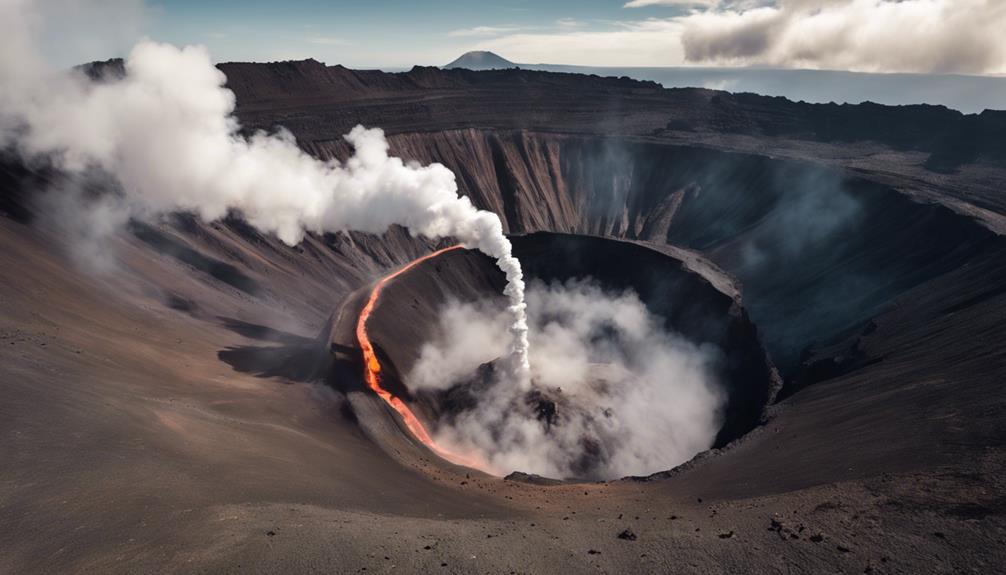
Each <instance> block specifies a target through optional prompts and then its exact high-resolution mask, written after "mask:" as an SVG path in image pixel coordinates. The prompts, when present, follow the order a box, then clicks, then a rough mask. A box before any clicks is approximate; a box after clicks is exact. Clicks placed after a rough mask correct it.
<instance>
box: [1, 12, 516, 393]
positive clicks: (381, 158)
mask: <svg viewBox="0 0 1006 575" xmlns="http://www.w3.org/2000/svg"><path fill="white" fill-rule="evenodd" d="M28 16H29V14H28V12H27V8H26V5H24V4H22V3H21V2H19V1H17V0H2V2H0V19H2V20H3V21H4V22H5V23H6V24H4V25H2V29H0V32H8V33H5V34H0V38H2V39H0V52H2V53H3V54H4V55H2V56H0V110H2V111H0V128H3V133H4V136H5V139H7V138H10V139H13V140H15V141H16V144H17V145H18V147H19V148H20V149H21V150H22V151H23V152H25V153H27V154H29V155H33V156H37V155H42V156H45V157H47V158H49V159H50V160H51V161H53V162H55V163H56V164H57V165H58V166H59V167H61V168H63V169H65V170H67V171H69V172H82V171H84V170H92V169H94V168H98V169H100V170H103V171H105V172H107V173H109V174H111V175H112V176H113V177H114V178H115V179H116V180H117V181H118V183H120V184H121V187H122V202H123V203H124V205H125V207H126V208H127V210H128V212H129V214H130V215H131V216H132V217H150V216H156V215H158V214H164V213H168V212H176V211H185V212H192V213H195V214H197V215H198V216H199V217H200V218H202V219H203V220H204V221H213V220H217V219H220V218H223V217H224V216H226V215H228V214H230V213H236V214H238V215H240V216H241V217H243V218H244V219H246V220H247V221H248V223H249V224H251V225H252V226H254V227H255V228H256V229H258V230H260V231H262V232H268V233H273V234H275V235H276V236H277V237H279V238H280V239H281V240H282V241H283V242H285V243H287V244H290V245H294V244H296V243H298V242H300V241H301V239H303V237H304V234H305V233H306V232H317V233H321V232H337V231H344V230H356V231H362V232H371V233H381V232H384V231H386V230H387V229H388V227H389V226H391V225H393V224H399V225H403V226H405V227H406V228H408V229H409V230H410V231H411V232H412V233H413V234H416V235H423V236H426V237H430V238H441V237H447V236H451V237H455V238H457V239H458V240H460V241H461V242H462V243H463V244H465V245H466V246H467V247H470V248H475V249H478V250H479V251H482V252H484V253H486V254H487V255H489V256H491V257H493V258H496V262H497V264H498V265H499V267H500V269H502V270H503V272H504V273H505V274H506V278H507V286H506V289H505V293H506V295H507V297H508V298H509V301H510V305H509V312H510V316H511V325H510V330H511V331H512V333H513V336H514V338H513V344H512V352H513V353H512V361H511V363H512V365H511V372H512V375H514V376H515V377H516V379H517V381H520V382H525V381H526V380H527V369H528V361H527V348H528V343H527V322H526V317H525V303H524V281H523V274H522V271H521V267H520V262H519V261H517V259H516V258H514V257H513V254H512V252H511V246H510V242H509V240H508V239H507V238H506V236H505V235H504V234H503V226H502V223H501V221H500V219H499V217H498V216H497V215H496V214H493V213H491V212H487V211H483V210H478V209H476V208H475V207H474V206H473V205H472V203H471V201H470V200H469V199H468V198H467V197H462V196H459V195H458V188H457V183H456V182H455V179H454V174H453V173H452V172H451V171H450V170H448V169H447V168H445V167H444V166H442V165H440V164H431V165H428V166H421V165H419V164H417V163H413V162H408V163H407V162H404V161H402V160H401V159H399V158H396V157H392V156H389V155H388V144H387V141H386V140H385V138H384V133H383V132H382V131H381V130H379V129H366V128H364V127H362V126H357V127H355V128H353V130H352V131H350V133H349V134H347V135H346V136H345V138H346V139H347V140H348V141H349V143H350V144H352V146H353V148H354V150H355V151H354V155H353V156H352V157H351V158H349V159H348V160H347V161H346V162H345V163H340V162H337V161H334V160H333V161H321V160H319V159H317V158H314V157H312V156H310V155H308V154H306V153H304V152H303V151H302V150H301V149H300V148H298V146H297V145H296V142H295V140H294V138H293V136H292V135H291V134H290V133H289V132H286V131H282V130H281V131H280V132H278V133H276V134H265V133H261V132H260V133H256V134H254V135H252V136H250V137H245V136H243V135H241V134H240V133H239V128H240V126H239V124H238V121H237V119H236V118H235V117H234V115H233V112H234V105H235V98H234V94H233V93H232V92H231V91H229V90H227V89H226V88H225V87H224V84H225V82H226V77H225V76H224V74H223V73H222V72H220V71H219V70H218V69H217V68H216V67H214V66H213V65H212V63H211V61H210V57H209V54H208V53H207V51H206V50H205V49H204V48H201V47H192V46H189V47H185V48H182V49H178V48H176V47H174V46H170V45H166V44H159V43H154V42H149V41H144V42H141V43H139V44H138V45H136V46H135V47H134V48H133V50H132V52H131V53H130V55H129V57H128V59H127V60H126V63H125V66H126V75H125V77H124V78H121V79H105V80H103V81H99V82H93V81H90V80H89V79H87V78H85V77H84V76H83V75H82V74H80V73H74V72H55V73H53V72H49V71H46V70H45V69H44V66H43V64H42V62H43V59H42V58H41V57H39V56H38V53H37V51H36V50H35V49H34V48H35V46H34V45H33V44H34V42H35V40H34V39H33V38H32V35H31V33H30V31H31V30H32V29H33V24H34V23H33V22H32V21H31V19H30V18H29V17H28Z"/></svg>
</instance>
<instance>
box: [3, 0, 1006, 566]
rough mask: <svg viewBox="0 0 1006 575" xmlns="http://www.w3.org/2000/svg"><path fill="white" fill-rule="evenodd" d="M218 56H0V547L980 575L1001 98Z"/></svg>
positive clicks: (1003, 146)
mask: <svg viewBox="0 0 1006 575" xmlns="http://www.w3.org/2000/svg"><path fill="white" fill-rule="evenodd" d="M903 3H907V4H919V3H922V2H921V0H905V2H902V3H892V4H898V5H899V6H900V4H903ZM630 4H633V5H635V4H637V2H632V3H630ZM639 4H646V3H639ZM649 4H650V5H652V4H660V3H649ZM665 4H666V3H665ZM697 4H702V3H697ZM705 4H710V3H705ZM712 4H715V3H712ZM784 4H785V3H779V6H783V5H784ZM794 4H795V3H794ZM838 4H841V3H840V2H838V3H829V4H828V6H829V7H830V8H821V10H826V9H827V10H833V9H834V8H833V5H838ZM860 4H863V5H866V4H869V3H856V5H857V6H859V5H860ZM879 4H885V5H886V4H888V3H887V2H879ZM972 4H976V3H972ZM977 4H980V3H977ZM990 4H991V3H990ZM619 6H620V4H619ZM717 6H718V5H717ZM717 6H704V7H702V8H699V7H693V8H689V10H695V11H696V12H694V13H696V14H697V13H698V11H700V10H706V11H711V12H710V13H712V12H716V13H719V12H718V11H722V10H723V9H722V8H719V7H717ZM895 8H897V7H895ZM651 9H654V10H656V7H653V6H651ZM663 9H667V7H666V6H664V7H663ZM761 9H762V10H782V9H783V8H774V7H765V6H763V7H762V8H761ZM785 9H790V8H785ZM892 9H894V8H892ZM898 9H900V8H898ZM3 10H8V9H3ZM736 10H739V11H740V12H738V14H742V13H747V12H746V10H748V8H745V7H737V8H736ZM8 11H10V12H12V13H13V9H10V10H8ZM625 12H626V13H628V12H631V11H630V10H629V9H626V10H625ZM686 12H687V13H692V12H689V11H687V10H686V11H682V14H685V13H686ZM640 13H641V12H640ZM675 13H676V12H675ZM0 14H4V15H5V16H7V13H6V12H0ZM12 17H13V16H12ZM647 17H648V16H647ZM680 18H685V16H680ZM4 19H6V18H3V19H0V20H4ZM11 21H13V20H11ZM647 21H648V22H649V20H647ZM27 22H28V21H27V20H26V21H25V22H22V23H24V24H25V27H24V28H18V29H19V30H20V29H23V30H30V29H31V27H30V26H28V24H27ZM654 22H655V20H654ZM650 25H651V26H655V25H656V24H653V23H652V22H651V24H650ZM570 26H573V24H569V23H567V28H568V27H570ZM564 30H565V29H564ZM25 33H26V34H28V32H25ZM475 33H476V32H470V34H475ZM478 33H479V34H482V33H485V31H484V30H483V31H482V32H478ZM562 33H563V34H567V33H568V34H573V33H572V32H568V31H563V32H562ZM589 33H590V32H586V31H584V32H578V33H576V34H581V35H582V34H589ZM627 33H628V32H627ZM319 34H320V32H319ZM465 34H466V32H464V31H462V32H458V33H456V34H454V35H453V36H450V37H451V38H455V39H457V38H461V39H464V38H470V36H466V35H465ZM493 34H503V32H493ZM0 36H3V35H0ZM7 36H11V37H13V35H7ZM992 36H994V35H990V36H989V37H992ZM576 37H579V36H576ZM801 37H802V36H801ZM961 37H963V35H961ZM459 41H460V40H459ZM500 41H502V40H500ZM934 41H935V40H934ZM4 42H7V40H0V43H4ZM333 42H334V40H333ZM487 43H488V41H487ZM473 44H474V43H473ZM306 45H308V44H306ZM309 45H313V46H328V47H331V46H336V47H346V51H347V53H350V52H351V50H350V48H349V46H351V45H352V44H345V45H343V44H332V43H329V44H324V43H320V40H319V43H311V44H309ZM494 45H495V44H494ZM5 53H10V54H21V53H22V52H14V51H5ZM26 61H34V60H31V59H26ZM333 61H334V60H333ZM213 62H214V60H212V59H211V57H210V55H209V54H208V53H207V52H206V51H204V50H201V49H186V50H182V49H179V48H175V47H174V46H171V45H167V44H157V43H154V42H149V41H146V42H141V43H140V44H138V45H137V47H136V48H135V49H133V50H132V51H130V52H129V55H128V56H127V57H126V58H125V59H124V60H109V61H104V62H96V63H93V64H89V65H87V66H84V67H80V68H75V69H73V72H72V73H71V72H67V71H66V67H63V68H53V70H52V71H51V73H50V72H47V73H46V74H27V73H25V74H20V73H19V74H14V73H13V72H14V71H11V70H7V69H6V68H0V70H2V71H3V72H11V73H10V74H6V73H5V74H3V75H0V78H10V79H11V80H3V82H5V83H9V82H13V81H14V80H16V81H17V82H23V83H25V85H24V86H21V85H20V84H17V87H18V89H17V90H13V89H11V88H10V86H9V84H5V85H4V86H2V87H0V118H3V121H0V127H3V129H5V130H6V129H7V128H6V126H7V125H10V126H14V128H11V130H8V131H7V132H4V133H5V139H4V142H5V145H6V146H7V147H6V148H5V151H4V153H3V154H2V155H0V212H2V217H0V245H2V249H0V269H3V270H4V271H3V274H2V280H0V391H2V397H3V399H2V400H0V462H2V463H0V550H2V552H0V573H12V574H14V573H17V574H20V573H237V572H241V573H315V572H317V573H363V572H364V571H365V572H366V573H401V572H409V573H411V572H417V573H535V574H537V573H544V574H547V573H594V572H599V573H670V572H673V573H696V574H699V573H724V572H727V573H780V574H781V573H836V572H840V573H892V574H893V573H905V574H907V573H963V572H977V573H1001V572H1006V502H1004V494H1006V484H1004V479H1003V478H1004V477H1006V474H1004V471H1006V451H1004V445H1006V392H1004V390H1003V381H1004V375H1006V351H1004V350H1006V347H1004V345H1003V341H1006V243H1004V240H1003V238H1002V235H1003V233H1004V231H1006V195H1004V194H1006V192H1004V190H1006V112H998V111H985V112H982V113H980V114H964V113H961V112H957V111H954V110H951V109H949V108H946V107H943V106H933V105H911V106H885V105H880V104H873V103H863V104H856V103H848V104H814V103H806V102H802V101H801V102H795V101H791V100H790V99H786V98H784V97H769V96H760V95H755V94H751V93H737V94H734V93H729V92H724V91H718V90H710V89H705V88H673V89H671V88H664V87H662V86H661V85H660V84H658V83H656V82H653V81H647V80H633V79H630V78H628V77H626V76H624V75H623V74H621V73H617V74H616V73H610V74H609V73H605V74H581V73H574V72H578V70H577V69H575V68H570V69H569V70H566V71H561V72H557V71H546V70H545V66H544V65H543V66H537V67H535V66H527V65H521V64H513V63H512V62H510V61H507V60H503V59H502V58H500V57H499V56H496V55H495V54H491V53H481V54H479V55H477V57H476V56H474V55H472V56H469V57H467V58H462V59H459V60H458V62H457V63H456V65H454V66H452V67H450V68H444V69H441V68H435V67H422V66H416V67H413V68H411V69H409V70H408V71H404V72H395V73H391V72H381V71H374V70H353V69H350V68H347V67H343V66H338V65H331V66H330V65H326V64H323V63H321V62H319V61H316V60H300V61H284V62H273V63H225V64H214V63H213ZM471 62H477V63H481V64H479V66H476V67H485V68H487V69H485V70H473V69H470V68H469V67H468V66H467V65H466V63H471ZM10 65H11V64H8V63H0V67H9V66H10ZM18 71H23V70H21V69H20V68H19V69H18ZM776 72H778V71H776ZM822 74H824V72H822ZM913 78H914V77H913ZM850 81H852V80H850ZM913 81H920V82H921V80H917V79H916V80H913ZM962 81H963V80H962ZM54 82H55V83H54ZM57 96H58V97H57ZM8 119H10V122H9V123H8V122H7V120H8ZM8 132H9V137H7V134H8Z"/></svg>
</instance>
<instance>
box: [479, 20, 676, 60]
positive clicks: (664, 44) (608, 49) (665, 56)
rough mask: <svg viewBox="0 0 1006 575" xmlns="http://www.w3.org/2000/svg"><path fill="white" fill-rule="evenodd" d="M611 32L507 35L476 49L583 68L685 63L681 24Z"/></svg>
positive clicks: (649, 23) (646, 24) (644, 24)
mask: <svg viewBox="0 0 1006 575" xmlns="http://www.w3.org/2000/svg"><path fill="white" fill-rule="evenodd" d="M615 28H616V29H614V30H603V31H594V30H573V31H566V32H559V33H521V34H510V35H506V36H501V37H499V38H493V39H489V40H485V41H482V42H480V43H479V44H478V45H477V46H476V49H478V50H491V51H494V52H497V53H503V54H506V55H507V58H509V59H510V60H512V61H514V62H526V63H548V64H581V65H585V66H672V65H680V64H681V63H682V62H684V50H683V48H682V46H681V33H682V30H681V25H680V24H679V23H678V22H676V21H674V20H669V19H661V20H658V19H653V20H642V21H638V22H620V23H615Z"/></svg>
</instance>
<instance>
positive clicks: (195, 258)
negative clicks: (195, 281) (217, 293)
mask: <svg viewBox="0 0 1006 575" xmlns="http://www.w3.org/2000/svg"><path fill="white" fill-rule="evenodd" d="M129 230H130V232H132V234H133V235H134V236H135V237H136V238H137V239H139V240H140V241H142V242H143V243H145V244H147V245H148V246H150V247H151V248H153V249H154V250H155V251H157V252H158V253H160V254H163V255H166V256H169V257H172V258H174V259H176V260H178V261H179V262H182V263H184V264H186V265H190V266H192V267H193V268H195V269H196V270H198V271H200V272H203V273H205V274H207V275H209V276H210V277H212V278H214V279H216V280H218V281H221V282H223V283H225V284H227V285H229V286H231V287H233V288H235V289H237V290H240V291H242V292H244V293H246V294H248V295H255V294H257V293H259V292H260V291H261V287H260V286H259V283H258V282H257V281H255V280H254V279H252V278H251V277H249V276H247V275H245V274H244V272H242V271H241V270H239V269H238V268H237V267H235V266H233V265H231V264H228V263H226V262H222V261H220V260H217V259H214V258H211V257H209V256H207V255H205V254H202V253H200V252H198V251H196V250H194V249H192V248H191V247H189V246H187V245H185V244H184V243H182V242H181V241H179V240H177V239H175V238H173V237H171V236H169V235H167V234H165V233H163V232H161V231H160V230H158V229H157V228H155V227H153V226H151V225H149V224H146V223H143V222H139V221H132V222H130V224H129Z"/></svg>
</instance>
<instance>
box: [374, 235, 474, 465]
mask: <svg viewBox="0 0 1006 575" xmlns="http://www.w3.org/2000/svg"><path fill="white" fill-rule="evenodd" d="M463 247H464V246H451V247H449V248H444V249H442V250H437V251H435V252H433V253H431V254H427V255H425V256H423V257H421V258H419V259H416V260H413V261H411V262H409V264H408V265H406V266H405V267H403V268H402V269H400V270H398V271H396V272H395V273H393V274H390V275H387V276H385V277H383V278H381V280H380V281H378V282H377V283H376V284H374V289H373V290H371V292H370V299H368V300H367V305H365V306H363V311H361V312H360V318H359V319H358V320H357V322H356V340H357V342H359V344H360V349H361V350H363V377H364V379H365V380H366V381H367V386H369V387H370V389H372V390H374V393H376V394H377V395H378V396H380V398H381V399H383V400H384V402H385V403H387V404H388V406H389V407H391V408H392V409H394V410H395V411H396V412H397V413H398V415H399V416H401V418H402V421H403V422H405V426H406V427H408V428H409V431H410V432H411V433H412V435H413V436H414V437H415V438H416V439H418V440H419V441H421V442H422V443H423V445H425V446H426V447H428V448H430V450H431V451H433V452H434V453H436V454H437V455H439V456H440V457H443V458H444V459H446V460H448V461H450V462H452V463H456V464H458V465H464V466H466V467H474V468H478V469H485V465H484V464H483V463H482V462H481V460H480V458H477V457H473V456H464V455H460V454H457V453H451V452H449V451H445V450H443V449H441V448H440V447H438V446H437V444H436V443H434V441H433V438H432V437H430V434H429V432H427V431H426V427H425V426H424V425H423V423H422V422H421V421H419V418H418V417H416V414H415V413H413V411H412V409H410V408H409V406H408V405H406V404H405V402H404V401H402V400H401V399H399V398H398V397H395V396H394V395H393V394H392V393H391V392H390V391H388V390H386V389H384V388H383V387H381V379H380V377H379V374H380V373H381V362H380V361H378V359H377V354H376V353H375V352H374V346H373V344H371V343H370V338H369V337H368V336H367V319H368V318H370V314H371V313H372V312H373V311H374V308H375V307H376V306H377V298H378V297H380V295H381V290H383V289H384V286H386V285H387V284H388V283H389V282H390V281H391V280H393V279H395V278H397V277H398V276H400V275H402V274H404V273H405V272H407V271H409V270H411V269H412V268H414V267H416V266H418V265H419V264H421V263H423V262H425V261H426V260H429V259H433V258H435V257H437V256H439V255H440V254H443V253H445V252H449V251H453V250H459V249H463Z"/></svg>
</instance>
